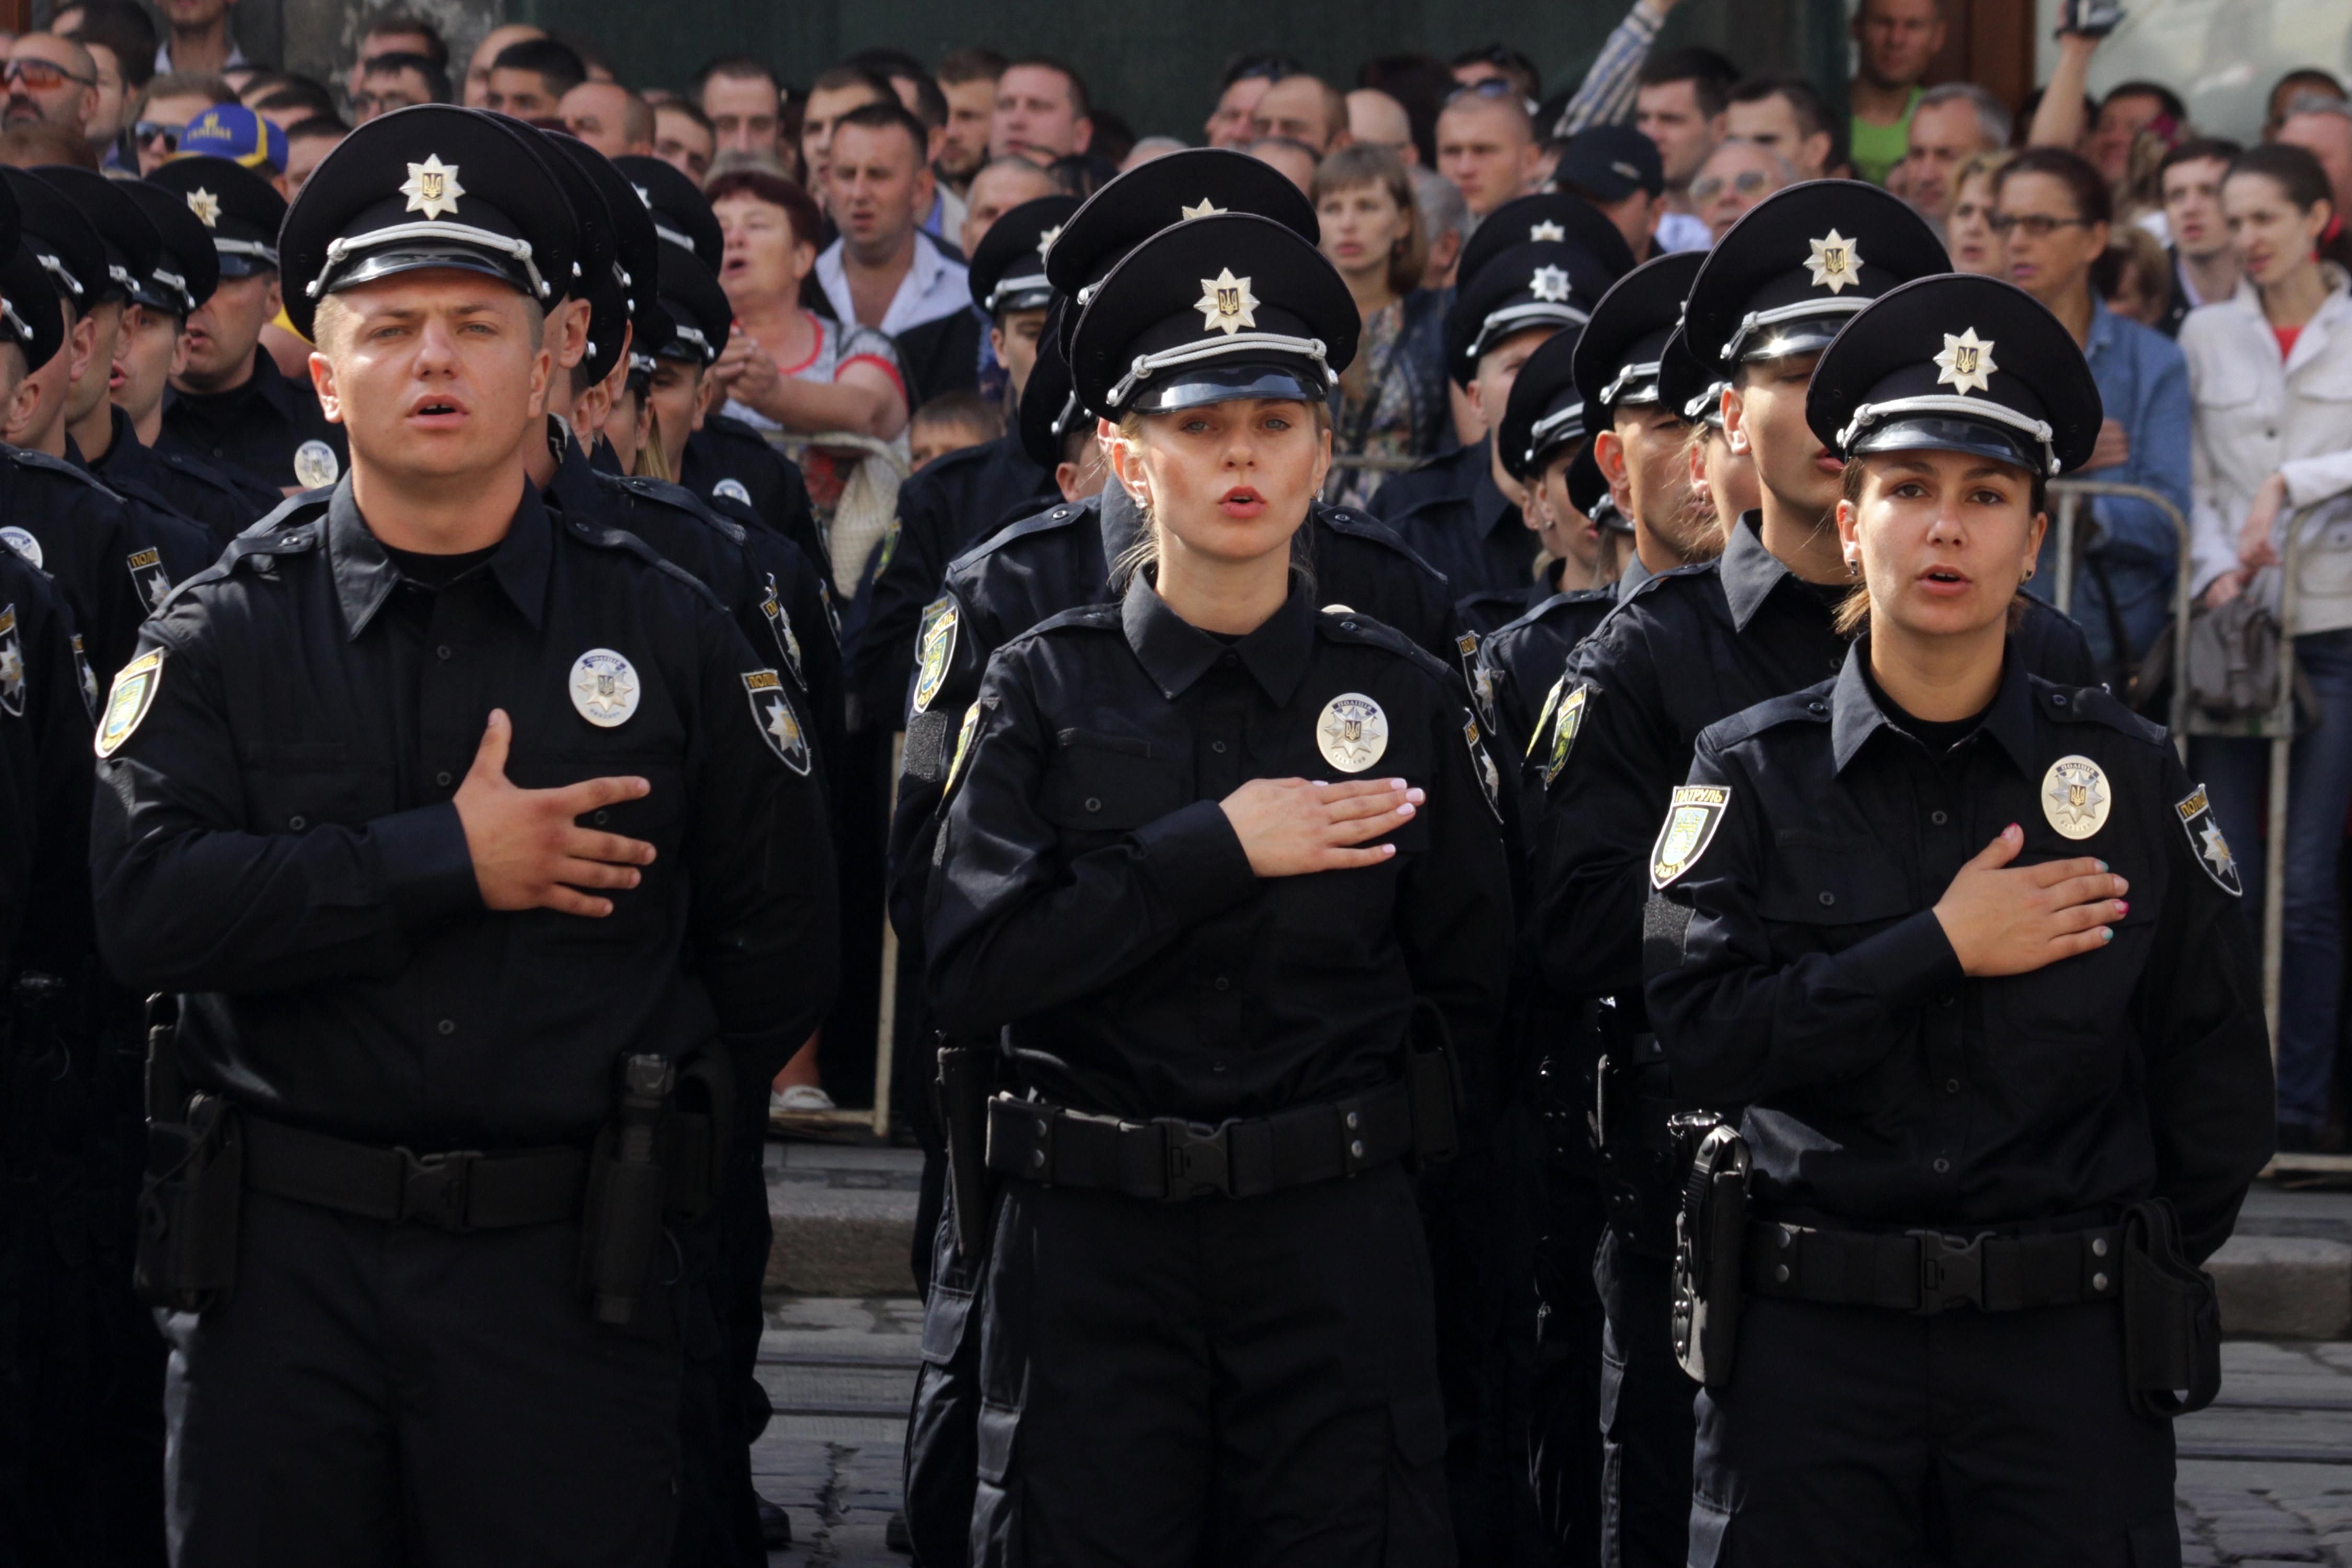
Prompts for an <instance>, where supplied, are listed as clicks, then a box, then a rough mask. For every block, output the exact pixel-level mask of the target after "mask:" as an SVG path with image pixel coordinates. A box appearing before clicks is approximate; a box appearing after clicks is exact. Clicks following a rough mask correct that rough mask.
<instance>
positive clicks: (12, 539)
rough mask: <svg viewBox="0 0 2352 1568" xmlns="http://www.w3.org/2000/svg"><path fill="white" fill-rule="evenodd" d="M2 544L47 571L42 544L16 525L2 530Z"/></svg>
mask: <svg viewBox="0 0 2352 1568" xmlns="http://www.w3.org/2000/svg"><path fill="white" fill-rule="evenodd" d="M0 543H5V544H6V545H7V546H8V548H9V549H11V550H13V551H15V552H16V553H17V554H19V555H21V556H23V557H24V558H25V559H26V561H29V562H31V563H33V565H35V566H36V567H38V568H41V569H42V570H47V561H46V558H45V557H44V556H43V555H42V553H41V542H40V541H39V540H37V539H36V538H34V537H33V536H32V534H31V533H29V532H27V531H26V530H24V529H21V528H19V527H17V526H16V524H15V523H13V522H12V523H10V524H9V525H8V526H7V527H5V528H0Z"/></svg>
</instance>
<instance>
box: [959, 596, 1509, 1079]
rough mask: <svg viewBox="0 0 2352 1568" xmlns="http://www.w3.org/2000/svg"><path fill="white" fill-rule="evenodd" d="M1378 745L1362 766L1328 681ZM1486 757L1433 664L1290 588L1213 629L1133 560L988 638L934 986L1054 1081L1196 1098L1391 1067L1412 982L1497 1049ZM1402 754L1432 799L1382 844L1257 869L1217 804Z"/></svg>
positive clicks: (1471, 1040) (1499, 920)
mask: <svg viewBox="0 0 2352 1568" xmlns="http://www.w3.org/2000/svg"><path fill="white" fill-rule="evenodd" d="M1343 698H1349V699H1353V700H1352V701H1351V702H1349V703H1348V704H1347V705H1346V707H1347V708H1348V710H1350V711H1352V712H1353V714H1354V715H1355V717H1356V719H1357V721H1359V722H1361V723H1364V724H1365V725H1366V729H1365V731H1364V732H1365V733H1370V721H1369V720H1368V719H1366V717H1365V708H1366V704H1367V702H1369V703H1370V704H1376V705H1377V706H1378V709H1379V710H1380V712H1381V715H1382V716H1384V722H1385V726H1386V731H1387V742H1386V746H1385V749H1384V750H1383V751H1381V752H1380V754H1379V755H1378V756H1377V757H1376V758H1373V759H1371V760H1370V761H1369V762H1368V763H1366V764H1365V765H1364V766H1363V767H1361V768H1360V769H1358V770H1356V771H1355V772H1352V773H1345V772H1341V771H1340V770H1339V768H1338V767H1336V766H1335V765H1334V764H1333V763H1332V762H1330V761H1329V760H1328V759H1327V757H1326V755H1325V754H1324V752H1323V751H1322V750H1321V749H1320V745H1319V743H1318V734H1319V733H1321V732H1322V731H1323V730H1324V729H1325V728H1326V727H1327V726H1330V725H1332V724H1333V723H1334V715H1333V713H1332V712H1331V710H1330V705H1332V704H1333V703H1334V701H1335V700H1337V699H1343ZM1493 768H1494V764H1493V763H1492V761H1491V760H1490V759H1489V758H1488V757H1487V756H1486V752H1485V749H1484V747H1483V745H1482V743H1481V742H1480V741H1479V740H1478V739H1477V727H1476V722H1475V721H1474V720H1473V719H1472V718H1471V717H1470V715H1469V713H1468V711H1467V710H1466V709H1465V706H1464V704H1463V701H1462V696H1461V689H1460V687H1459V686H1458V684H1457V683H1456V682H1455V680H1454V678H1453V675H1452V672H1451V671H1449V670H1448V669H1447V668H1445V667H1444V665H1443V664H1440V663H1439V662H1438V661H1437V660H1435V659H1434V658H1431V657H1430V656H1429V655H1428V654H1425V653H1423V651H1421V650H1420V649H1419V648H1417V647H1413V645H1412V643H1410V642H1408V641H1407V640H1406V639H1405V638H1404V637H1402V636H1401V635H1400V634H1398V633H1396V632H1394V631H1391V630H1390V629H1389V628H1388V627H1386V626H1381V625H1380V624H1379V623H1378V622H1375V621H1373V620H1370V618H1368V617H1366V616H1361V615H1355V614H1347V613H1341V612H1336V611H1322V612H1318V611H1317V610H1316V608H1315V606H1314V602H1313V600H1312V598H1311V597H1310V596H1309V595H1307V594H1306V593H1305V592H1304V590H1303V589H1302V588H1300V587H1298V586H1296V585H1294V587H1293V590H1292V592H1291V595H1290V597H1289V599H1288V600H1287V602H1286V604H1285V605H1284V606H1283V607H1282V609H1281V610H1280V611H1279V612H1277V613H1276V615H1275V616H1274V617H1273V618H1272V619H1271V620H1269V621H1267V622H1266V623H1265V625H1264V626H1259V627H1258V628H1257V629H1256V630H1255V631H1254V632H1251V633H1250V634H1249V635H1248V636H1246V637H1243V638H1241V639H1240V640H1239V641H1238V642H1237V643H1234V644H1232V645H1230V646H1228V645H1227V644H1226V643H1224V642H1223V641H1221V640H1220V639H1218V638H1216V637H1212V636H1210V635H1209V634H1207V633H1206V632H1202V631H1201V630H1199V629H1197V628H1196V627H1194V626H1190V625H1188V624H1187V623H1186V622H1184V621H1183V620H1182V619H1181V618H1180V617H1179V616H1176V615H1175V614H1174V612H1172V611H1171V610H1170V609H1169V608H1168V607H1167V605H1165V604H1164V603H1162V602H1161V600H1160V596H1159V595H1158V594H1157V593H1156V592H1154V591H1153V589H1152V587H1151V585H1150V583H1149V582H1147V581H1145V580H1143V578H1142V577H1141V576H1140V575H1139V576H1138V578H1137V580H1136V581H1135V583H1134V584H1132V585H1131V586H1130V587H1129V590H1128V594H1127V597H1126V598H1125V600H1124V601H1122V602H1121V603H1119V604H1117V605H1092V606H1089V607H1087V608H1085V609H1080V610H1073V611H1070V612H1068V613H1067V614H1065V615H1061V616H1055V617H1054V618H1053V619H1052V620H1049V621H1047V622H1046V623H1045V625H1043V626H1038V627H1036V628H1035V629H1034V630H1033V631H1030V632H1027V633H1025V634H1024V635H1022V636H1020V637H1014V638H1013V640H1012V641H1011V642H1009V643H1007V644H1006V645H1005V646H1004V647H1003V648H1002V649H1000V650H999V651H998V652H997V654H996V656H995V658H992V660H991V661H990V663H989V668H988V674H987V676H986V677H985V678H984V679H982V683H981V694H980V701H979V705H978V709H977V710H976V719H975V722H974V725H973V731H972V735H971V745H970V747H969V752H968V755H967V756H966V758H965V761H964V764H963V770H964V771H963V773H962V774H961V776H960V777H959V778H958V779H957V780H956V781H955V787H953V788H952V789H951V791H950V797H949V800H948V803H947V806H946V818H947V820H946V824H945V826H943V828H942V829H941V833H940V849H941V858H940V868H939V873H938V875H937V876H935V877H934V878H933V879H932V884H931V893H930V914H929V921H928V932H929V951H930V964H929V975H930V981H931V993H932V1000H933V1003H934V1005H936V1007H937V1009H938V1012H939V1015H940V1022H941V1023H942V1025H943V1026H945V1027H946V1028H947V1030H948V1031H949V1032H950V1034H952V1035H956V1036H959V1037H985V1036H988V1035H991V1034H993V1033H994V1032H995V1031H996V1030H997V1029H998V1028H999V1027H1000V1026H1002V1027H1003V1029H1004V1035H1003V1038H1004V1041H1005V1043H1006V1045H1007V1047H1009V1049H1010V1050H1011V1052H1012V1054H1013V1057H1014V1058H1016V1060H1017V1062H1018V1067H1019V1072H1020V1075H1021V1077H1022V1078H1023V1079H1024V1080H1025V1081H1026V1082H1027V1083H1028V1084H1030V1085H1031V1086H1032V1087H1034V1088H1035V1089H1038V1090H1040V1091H1041V1092H1042V1093H1043V1094H1044V1095H1045V1097H1046V1098H1047V1099H1049V1100H1055V1101H1056V1102H1058V1103H1062V1104H1067V1105H1076V1106H1079V1107H1083V1108H1087V1109H1090V1110H1103V1111H1109V1112H1115V1113H1118V1114H1120V1115H1124V1116H1130V1117H1142V1116H1154V1115H1174V1116H1182V1117H1186V1118H1188V1119H1190V1120H1192V1121H1202V1122H1212V1123H1213V1122H1216V1121H1223V1120H1224V1119H1226V1118H1229V1117H1234V1116H1253V1115H1264V1114H1266V1113H1269V1112H1272V1111H1275V1110H1281V1109H1283V1108H1285V1107H1286V1106H1293V1105H1299V1104H1305V1103H1310V1102H1314V1101H1318V1100H1332V1099H1336V1098H1339V1097H1340V1096H1344V1095H1347V1094H1350V1093H1354V1092H1358V1091H1360V1090H1363V1089H1369V1088H1372V1087H1375V1086H1377V1085H1379V1084H1381V1083H1383V1082H1387V1081H1391V1080H1392V1079H1394V1078H1395V1077H1396V1076H1397V1072H1398V1068H1399V1065H1400V1052H1401V1047H1402V1044H1403V1042H1404V1039H1405V1037H1406V1031H1407V1028H1408V1026H1409V1022H1410V1016H1411V1013H1412V1006H1413V1003H1414V999H1415V997H1416V996H1419V997H1423V998H1426V999H1427V1000H1428V1001H1430V1002H1431V1003H1433V1004H1434V1005H1436V1006H1437V1007H1438V1008H1439V1009H1440V1010H1441V1011H1442V1012H1443V1013H1444V1016H1445V1017H1446V1019H1447V1021H1448V1023H1449V1025H1450V1026H1451V1028H1452V1034H1453V1039H1454V1047H1455V1048H1456V1049H1457V1050H1458V1051H1460V1052H1461V1053H1463V1055H1464V1056H1465V1058H1467V1059H1468V1060H1469V1061H1470V1062H1471V1063H1473V1064H1476V1063H1478V1062H1481V1061H1483V1060H1484V1059H1486V1058H1488V1057H1489V1056H1490V1055H1491V1053H1492V1050H1493V1047H1494V1043H1495V1035H1496V1026H1497V1024H1498V1022H1499V1019H1500V1016H1501V1013H1502V1007H1503V1000H1504V991H1505V986H1506V982H1507V977H1508V971H1509V964H1510V935H1511V903H1510V889H1509V878H1508V871H1507V868H1506V866H1505V863H1504V853H1503V843H1502V835H1501V827H1500V822H1499V816H1498V813H1497V811H1496V806H1495V787H1496V786H1495V779H1494V774H1493ZM1298 777H1304V778H1309V779H1321V780H1325V781H1331V782H1344V781H1347V780H1349V779H1351V778H1390V777H1402V778H1405V779H1408V780H1410V781H1411V782H1412V784H1416V785H1419V786H1421V787H1422V788H1423V789H1425V790H1426V791H1427V792H1428V803H1427V804H1426V805H1424V806H1423V807H1422V808H1421V810H1420V812H1419V813H1418V814H1417V815H1416V816H1413V817H1412V819H1410V820H1409V821H1408V822H1407V823H1406V824H1405V826H1402V828H1400V829H1398V830H1397V831H1396V833H1394V834H1393V835H1392V836H1391V837H1392V840H1393V842H1394V843H1395V844H1396V846H1397V850H1398V852H1397V854H1396V855H1395V856H1394V857H1393V858H1391V859H1389V860H1388V861H1385V862H1383V863H1381V864H1380V865H1378V866H1373V867H1369V868H1361V869H1353V870H1345V871H1330V872H1321V873H1318V874H1315V875H1311V876H1303V877H1280V878H1268V879H1263V880H1261V879H1259V878H1258V877H1256V876H1255V874H1254V873H1253V872H1252V871H1251V869H1250V865H1249V860H1248V858H1247V857H1246V856H1245V855H1244V853H1243V850H1242V846H1241V840H1240V839H1239V838H1238V837H1236V836H1235V834H1234V829H1233V827H1232V826H1231V824H1230V823H1229V822H1228V820H1227V818H1226V816H1225V814H1224V812H1223V810H1222V809H1221V807H1220V806H1219V805H1218V803H1219V802H1220V801H1222V800H1223V798H1224V797H1225V796H1227V795H1231V794H1232V793H1233V792H1234V790H1236V789H1238V788H1240V787H1241V785H1242V784H1244V783H1245V782H1246V781H1248V780H1251V779H1255V778H1298Z"/></svg>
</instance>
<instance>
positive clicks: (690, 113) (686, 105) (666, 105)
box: [653, 98, 719, 136]
mask: <svg viewBox="0 0 2352 1568" xmlns="http://www.w3.org/2000/svg"><path fill="white" fill-rule="evenodd" d="M665 109H667V110H671V111H673V112H674V113H677V114H683V115H685V116H686V117H687V118H688V120H691V121H694V122H695V123H696V124H697V125H699V126H701V127H702V128H703V129H704V130H705V131H708V132H710V133H711V134H712V135H714V136H716V135H717V134H718V133H719V128H718V127H717V126H715V125H713V124H711V123H710V116H709V115H708V114H705V113H703V112H702V105H700V104H698V103H697V102H695V101H694V100H692V99H690V98H665V99H663V100H661V101H660V102H659V103H656V104H655V105H654V106H653V110H654V113H655V114H656V116H658V115H659V114H660V113H661V111H662V110H665ZM656 123H658V121H656Z"/></svg>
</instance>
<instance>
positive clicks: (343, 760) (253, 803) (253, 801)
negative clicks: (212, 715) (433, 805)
mask: <svg viewBox="0 0 2352 1568" xmlns="http://www.w3.org/2000/svg"><path fill="white" fill-rule="evenodd" d="M245 790H246V807H247V823H248V825H249V826H251V828H252V829H253V831H255V832H257V833H303V832H307V831H309V830H310V828H312V827H317V826H326V825H329V824H333V825H335V826H342V827H357V826H361V825H362V824H363V823H365V822H367V821H368V820H370V819H371V818H373V817H378V816H388V815H389V814H390V813H391V812H392V810H393V809H394V803H393V779H392V773H391V770H390V769H389V768H384V767H377V766H373V765H370V760H369V759H364V758H363V757H362V752H361V748H359V747H358V746H355V745H353V744H352V743H351V742H345V741H289V742H276V743H273V744H270V745H266V746H257V747H256V748H255V749H254V750H253V751H252V752H251V753H250V754H249V755H248V756H247V759H246V763H245Z"/></svg>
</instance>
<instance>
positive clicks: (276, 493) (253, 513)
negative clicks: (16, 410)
mask: <svg viewBox="0 0 2352 1568" xmlns="http://www.w3.org/2000/svg"><path fill="white" fill-rule="evenodd" d="M110 413H111V414H112V416H113V420H114V428H113V436H112V438H111V439H110V440H109V441H108V442H107V446H106V450H105V451H104V452H103V453H101V454H100V456H98V457H97V458H90V457H89V456H88V455H87V454H85V453H83V452H81V451H80V450H79V448H78V447H76V448H74V449H72V450H69V451H68V453H67V456H68V457H69V458H72V459H73V460H74V461H75V462H77V463H79V464H80V465H81V466H82V467H83V468H88V469H89V472H90V474H91V476H92V477H93V478H95V479H97V480H98V481H99V482H100V484H103V485H106V486H108V487H110V488H111V489H121V488H123V486H124V485H126V484H138V485H143V486H145V487H146V488H147V489H150V490H152V491H153V492H154V493H155V494H156V495H158V496H160V497H162V498H163V500H164V502H165V503H166V504H168V505H169V506H171V508H172V509H173V510H175V511H177V512H179V513H180V514H181V515H182V516H184V517H190V518H194V520H195V521H198V522H201V523H203V524H204V525H205V527H206V528H208V529H210V530H212V532H213V536H214V538H215V540H217V541H218V542H220V543H222V544H226V543H227V542H229V541H230V540H232V539H235V538H236V536H237V535H238V534H240V533H242V532H244V531H246V529H247V527H248V526H250V525H251V524H253V523H256V522H258V521H261V519H263V518H265V517H267V516H268V515H269V514H270V513H271V512H273V511H275V510H278V502H279V501H281V500H285V499H286V497H285V495H284V492H283V491H282V490H280V489H278V488H277V487H274V486H264V485H263V484H261V483H260V482H259V481H258V480H257V479H252V478H251V477H249V476H247V475H244V474H241V473H239V472H237V471H236V469H234V468H215V467H213V466H212V465H211V464H210V463H206V462H203V461H200V460H199V459H197V458H192V457H190V456H189V455H188V454H187V453H185V452H174V451H160V452H159V451H157V450H156V449H155V448H153V447H148V446H145V445H143V444H142V442H141V441H140V439H139V433H138V431H137V430H136V429H135V428H133V427H132V426H131V416H130V415H128V414H126V413H124V412H123V411H122V410H121V409H120V408H115V409H112V410H110Z"/></svg>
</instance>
